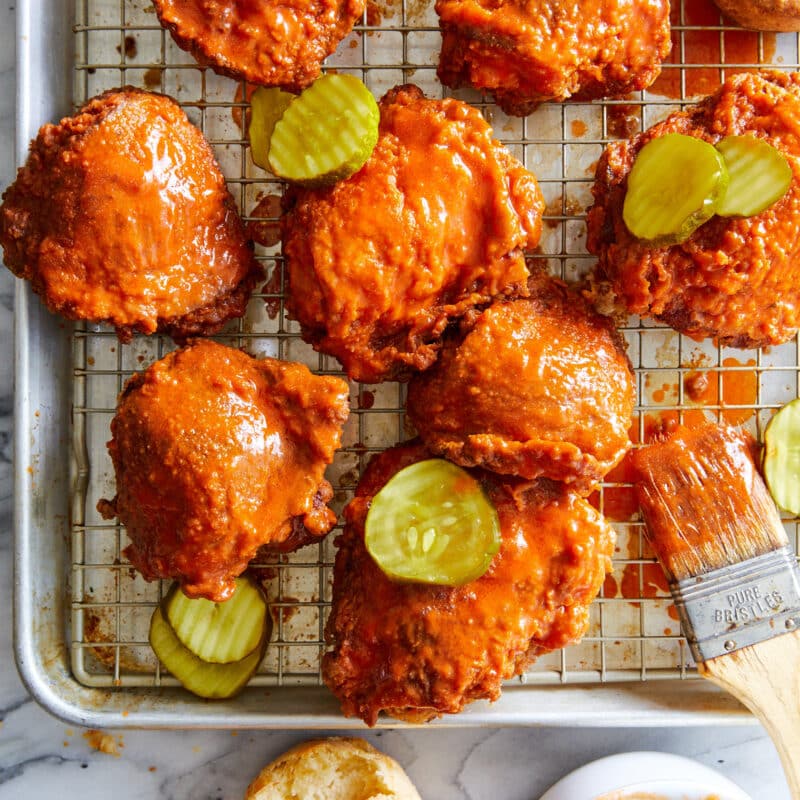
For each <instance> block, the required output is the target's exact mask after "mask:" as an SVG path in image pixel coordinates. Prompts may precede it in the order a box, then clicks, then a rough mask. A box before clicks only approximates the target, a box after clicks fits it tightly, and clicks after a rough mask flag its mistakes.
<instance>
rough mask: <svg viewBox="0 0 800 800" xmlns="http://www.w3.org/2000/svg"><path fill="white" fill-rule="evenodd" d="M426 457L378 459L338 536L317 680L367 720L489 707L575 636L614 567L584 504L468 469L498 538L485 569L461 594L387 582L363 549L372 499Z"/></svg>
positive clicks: (396, 454)
mask: <svg viewBox="0 0 800 800" xmlns="http://www.w3.org/2000/svg"><path fill="white" fill-rule="evenodd" d="M429 457H430V453H429V451H427V450H426V449H425V448H424V447H422V446H421V445H419V444H414V443H410V444H406V445H402V446H398V447H394V448H392V449H390V450H386V451H385V452H383V453H381V454H379V455H377V456H375V457H374V458H373V459H372V461H371V462H370V464H369V466H368V467H367V469H366V471H365V473H364V475H363V477H362V479H361V481H360V483H359V485H358V489H357V490H356V496H355V498H354V499H353V500H352V501H351V503H350V504H349V505H348V506H347V508H346V509H345V521H346V525H345V529H344V532H343V534H342V535H341V536H340V537H338V538H337V544H338V547H339V549H338V552H337V554H336V564H335V567H334V581H333V608H332V610H331V615H330V617H329V620H328V624H327V626H326V630H325V635H326V640H327V641H328V643H329V644H330V646H331V648H332V649H331V650H330V651H329V652H328V653H326V654H325V656H324V657H323V661H322V673H323V678H324V680H325V683H326V684H327V685H328V686H329V687H330V688H331V690H332V691H333V693H334V694H335V695H336V696H337V697H338V698H339V700H340V702H341V704H342V710H343V712H344V714H345V715H346V716H357V717H360V718H361V719H363V720H364V721H365V722H366V723H367V724H368V725H374V724H375V722H376V721H377V718H378V715H379V714H380V713H381V712H386V713H388V714H390V715H391V716H394V717H397V718H399V719H404V720H408V721H411V722H425V721H427V720H430V719H432V718H434V717H437V716H440V715H441V714H454V713H456V712H458V711H460V710H461V709H462V708H463V707H464V705H466V704H467V703H469V702H472V701H473V700H479V699H489V700H496V699H497V698H498V697H499V695H500V688H501V684H502V681H503V680H505V679H508V678H510V677H512V676H513V675H518V674H520V673H521V672H523V671H524V670H525V668H526V666H527V665H528V664H530V662H531V661H532V660H533V659H535V658H536V657H537V656H539V655H541V654H542V653H545V652H548V651H550V650H554V649H557V648H560V647H563V646H565V645H567V644H570V643H572V642H575V641H577V640H578V639H580V637H581V636H583V634H584V633H585V632H586V629H587V627H588V621H589V616H588V605H589V603H591V601H592V600H593V599H594V597H595V596H596V594H597V593H598V591H599V590H600V586H601V584H602V582H603V580H604V577H605V575H606V572H607V571H608V570H609V569H610V567H611V554H612V552H613V546H614V532H613V529H612V528H611V526H610V525H609V524H608V523H607V522H606V521H605V520H604V519H603V518H602V517H601V516H600V514H599V513H598V512H597V511H595V509H593V508H592V507H591V506H589V505H588V503H586V502H585V501H584V500H583V499H581V498H580V497H578V496H577V495H574V494H570V493H566V492H563V491H561V490H559V489H558V488H556V484H553V483H551V482H548V481H539V482H535V483H531V482H521V481H515V480H514V479H510V478H505V479H501V478H499V477H498V476H493V475H491V474H490V473H487V472H483V471H481V470H476V471H474V472H473V474H474V475H475V476H476V477H477V478H478V479H479V480H480V481H481V482H482V484H483V486H484V488H485V490H486V491H487V493H488V494H489V497H490V498H491V500H492V502H493V503H494V504H495V506H496V508H497V511H498V515H499V517H500V526H501V534H502V540H503V541H502V545H501V548H500V551H499V553H498V554H497V555H496V556H495V558H494V560H493V561H492V564H491V566H490V567H489V570H488V571H487V572H486V573H485V574H484V575H483V576H482V577H480V578H478V579H477V580H475V581H472V582H471V583H468V584H466V585H464V586H460V587H447V586H431V585H426V584H418V583H396V582H393V581H391V580H389V579H388V578H387V577H386V576H385V575H384V574H383V572H381V570H380V569H379V567H378V566H377V564H376V563H375V562H374V561H373V560H372V558H371V557H370V555H369V554H368V552H367V550H366V548H365V546H364V522H365V519H366V515H367V512H368V510H369V506H370V502H371V500H372V498H373V497H374V496H375V494H377V492H378V491H379V490H380V488H381V487H382V486H383V485H384V484H385V483H386V482H387V481H388V480H389V478H391V477H392V475H394V474H395V473H396V472H398V471H399V470H400V469H402V468H403V467H406V466H408V465H409V464H412V463H414V462H416V461H420V460H422V459H424V458H429Z"/></svg>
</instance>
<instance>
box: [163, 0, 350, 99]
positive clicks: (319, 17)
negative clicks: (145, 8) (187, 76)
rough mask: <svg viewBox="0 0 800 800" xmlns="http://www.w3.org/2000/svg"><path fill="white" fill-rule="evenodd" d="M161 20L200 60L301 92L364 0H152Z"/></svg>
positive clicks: (240, 75) (242, 77)
mask: <svg viewBox="0 0 800 800" xmlns="http://www.w3.org/2000/svg"><path fill="white" fill-rule="evenodd" d="M153 5H155V8H156V13H157V14H158V19H159V20H160V22H161V24H162V25H163V26H164V27H165V28H167V29H168V30H169V32H170V33H171V34H172V38H173V39H175V42H176V43H177V45H178V46H179V47H181V48H182V49H184V50H188V51H189V52H190V53H191V54H192V55H193V56H194V57H195V58H196V59H197V60H198V61H199V62H200V63H201V64H207V65H208V66H210V67H211V68H212V69H213V70H214V71H215V72H218V73H220V74H221V75H228V76H229V77H231V78H236V79H240V80H247V81H250V82H251V83H256V84H260V85H263V86H283V87H284V88H286V89H290V90H296V91H299V90H300V89H303V88H304V87H306V86H308V84H310V83H311V82H312V81H313V80H314V79H315V78H316V77H317V76H318V75H319V73H320V65H321V64H322V62H323V61H324V60H325V59H326V58H327V57H328V56H329V55H330V54H331V53H332V52H333V51H334V50H335V49H336V46H337V45H338V44H339V42H340V41H341V40H342V39H344V37H345V36H347V34H348V33H350V31H351V30H352V29H353V24H354V23H355V22H356V20H357V19H359V17H360V16H361V15H362V13H363V12H364V0H153Z"/></svg>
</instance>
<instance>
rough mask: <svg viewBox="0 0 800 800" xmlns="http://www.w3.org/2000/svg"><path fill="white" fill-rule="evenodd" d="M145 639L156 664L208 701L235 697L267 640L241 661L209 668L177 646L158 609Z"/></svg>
mask: <svg viewBox="0 0 800 800" xmlns="http://www.w3.org/2000/svg"><path fill="white" fill-rule="evenodd" d="M149 638H150V646H151V647H152V648H153V652H154V653H155V654H156V655H157V656H158V659H159V661H161V663H162V664H163V665H164V666H165V667H166V668H167V669H168V670H169V671H170V673H171V674H172V675H174V676H175V677H176V678H177V679H178V680H179V681H180V682H181V684H182V685H183V687H184V688H186V689H188V690H189V691H190V692H192V693H193V694H196V695H198V697H206V698H208V699H210V700H224V699H225V698H228V697H233V696H234V695H235V694H238V693H239V692H240V691H241V690H242V689H243V688H244V687H245V686H246V685H247V682H248V681H249V680H250V678H252V677H253V674H254V673H255V671H256V669H257V668H258V665H259V663H260V662H261V659H262V658H263V657H264V651H265V650H266V647H267V642H268V641H269V637H268V636H267V635H265V636H264V638H263V640H262V641H261V642H260V645H259V647H257V648H256V649H255V650H253V652H252V653H250V654H249V655H247V656H245V657H244V658H243V659H242V660H241V661H232V662H230V663H228V664H212V663H211V662H209V661H203V660H202V659H201V658H198V657H197V656H196V655H195V654H194V653H192V652H191V651H190V650H188V649H187V648H186V647H184V646H183V645H182V644H181V642H180V639H178V637H177V636H176V635H175V631H174V630H172V626H171V625H170V624H169V622H167V620H166V619H165V617H164V615H163V613H162V611H161V607H160V606H159V607H158V608H156V610H155V611H154V612H153V616H152V618H151V620H150V636H149Z"/></svg>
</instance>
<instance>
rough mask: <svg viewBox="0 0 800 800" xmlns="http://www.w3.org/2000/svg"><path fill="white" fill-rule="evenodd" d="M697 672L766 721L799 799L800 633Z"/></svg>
mask: <svg viewBox="0 0 800 800" xmlns="http://www.w3.org/2000/svg"><path fill="white" fill-rule="evenodd" d="M698 669H699V671H700V674H701V675H703V677H705V678H708V679H709V680H710V681H712V682H713V683H716V684H717V685H718V686H720V687H722V688H723V689H725V690H726V691H728V692H730V694H732V695H733V696H734V697H736V698H737V699H738V700H740V701H741V702H742V703H744V705H746V706H747V707H748V708H749V709H750V710H751V711H752V712H753V714H755V715H756V716H757V717H758V718H759V720H761V723H762V724H763V725H764V727H765V728H766V730H767V733H768V734H769V735H770V738H771V739H772V741H773V742H774V744H775V747H776V748H777V750H778V754H779V755H780V757H781V763H782V764H783V769H784V772H785V773H786V779H787V781H788V782H789V788H790V790H791V793H792V800H800V630H798V631H793V632H792V633H786V634H783V635H780V636H776V637H775V638H774V639H767V640H766V641H764V642H759V643H758V644H754V645H751V646H750V647H744V648H742V649H741V650H737V651H735V652H733V653H729V654H727V655H724V656H719V657H718V658H712V659H710V660H708V661H706V662H705V663H702V664H700V665H698Z"/></svg>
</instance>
